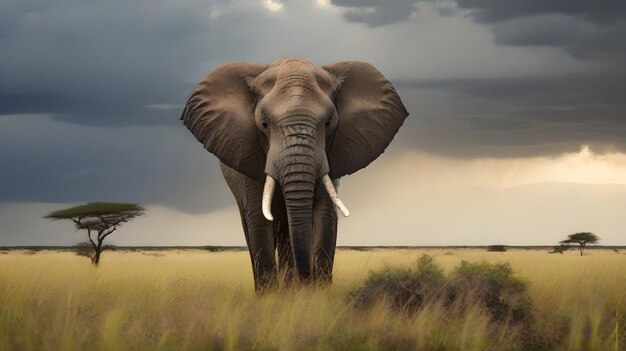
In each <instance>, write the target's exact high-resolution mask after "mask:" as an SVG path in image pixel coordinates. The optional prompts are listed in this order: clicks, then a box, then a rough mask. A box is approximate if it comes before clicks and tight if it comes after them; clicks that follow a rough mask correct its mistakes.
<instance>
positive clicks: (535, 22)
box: [456, 0, 626, 63]
mask: <svg viewBox="0 0 626 351" xmlns="http://www.w3.org/2000/svg"><path fill="white" fill-rule="evenodd" d="M456 3H457V6H458V8H459V9H463V10H467V11H470V15H471V16H472V17H473V18H474V19H475V20H476V21H478V22H480V23H488V24H493V27H492V32H493V34H494V38H495V40H496V42H497V43H498V44H501V45H513V46H547V47H556V48H560V49H563V50H565V51H566V52H568V53H569V54H571V55H572V56H574V57H578V58H586V57H602V58H605V59H607V58H608V59H609V60H613V61H617V62H618V63H623V62H624V60H625V59H626V2H624V1H621V0H611V1H602V2H597V1H585V0H573V1H571V0H557V1H542V0H530V1H526V0H523V1H522V0H520V1H486V0H457V1H456Z"/></svg>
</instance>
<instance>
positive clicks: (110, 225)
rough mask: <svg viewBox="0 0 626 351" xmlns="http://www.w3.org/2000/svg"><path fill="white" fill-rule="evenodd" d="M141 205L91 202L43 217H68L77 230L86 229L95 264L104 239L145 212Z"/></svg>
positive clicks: (92, 260) (91, 256)
mask: <svg viewBox="0 0 626 351" xmlns="http://www.w3.org/2000/svg"><path fill="white" fill-rule="evenodd" d="M145 211H146V209H145V208H143V207H142V206H139V205H136V204H129V203H114V202H92V203H87V204H84V205H79V206H74V207H70V208H66V209H64V210H58V211H54V212H51V213H48V214H47V215H46V216H45V217H44V218H48V219H52V220H60V219H69V220H71V221H72V222H74V225H75V226H76V229H77V230H86V231H87V237H88V238H89V242H90V243H91V246H92V248H93V253H92V255H90V258H91V262H92V263H93V264H95V265H96V266H97V265H98V263H99V262H100V255H101V253H102V250H103V249H104V246H103V245H102V244H103V242H104V239H105V238H106V237H107V236H109V235H111V234H112V233H113V232H114V231H116V230H117V228H119V227H120V226H121V225H122V224H124V223H126V222H128V221H130V220H131V219H133V218H135V217H139V216H141V215H143V214H144V213H145Z"/></svg>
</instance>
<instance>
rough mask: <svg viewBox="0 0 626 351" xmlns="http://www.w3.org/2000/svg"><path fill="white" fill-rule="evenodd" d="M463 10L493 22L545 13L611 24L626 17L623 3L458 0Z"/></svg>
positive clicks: (578, 0) (569, 0)
mask: <svg viewBox="0 0 626 351" xmlns="http://www.w3.org/2000/svg"><path fill="white" fill-rule="evenodd" d="M455 2H456V3H457V6H458V7H459V8H461V9H466V10H470V11H472V15H473V16H474V18H476V19H477V20H478V21H481V22H486V23H493V22H500V21H506V20H510V19H514V18H519V17H529V16H536V15H544V14H563V15H569V16H578V17H582V18H584V19H588V20H590V21H593V22H599V23H602V22H610V21H615V20H618V19H622V18H624V17H625V16H626V2H624V1H622V0H607V1H602V2H598V1H587V0H552V1H544V0H512V1H490V0H455Z"/></svg>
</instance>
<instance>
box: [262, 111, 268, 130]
mask: <svg viewBox="0 0 626 351" xmlns="http://www.w3.org/2000/svg"><path fill="white" fill-rule="evenodd" d="M261 127H263V129H267V128H268V127H269V122H268V121H267V115H266V114H265V112H261Z"/></svg>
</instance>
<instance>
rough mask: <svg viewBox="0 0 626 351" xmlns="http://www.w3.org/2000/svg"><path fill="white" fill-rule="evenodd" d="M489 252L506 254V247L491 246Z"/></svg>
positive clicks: (488, 247)
mask: <svg viewBox="0 0 626 351" xmlns="http://www.w3.org/2000/svg"><path fill="white" fill-rule="evenodd" d="M487 251H489V252H506V246H504V245H489V246H487Z"/></svg>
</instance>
